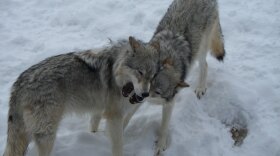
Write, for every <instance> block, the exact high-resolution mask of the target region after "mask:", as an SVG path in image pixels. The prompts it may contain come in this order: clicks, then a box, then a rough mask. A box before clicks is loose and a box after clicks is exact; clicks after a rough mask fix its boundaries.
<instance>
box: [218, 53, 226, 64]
mask: <svg viewBox="0 0 280 156" xmlns="http://www.w3.org/2000/svg"><path fill="white" fill-rule="evenodd" d="M224 57H225V53H224V54H223V55H220V56H216V59H217V60H218V61H220V62H224Z"/></svg>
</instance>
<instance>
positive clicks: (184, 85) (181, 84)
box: [177, 81, 190, 88]
mask: <svg viewBox="0 0 280 156" xmlns="http://www.w3.org/2000/svg"><path fill="white" fill-rule="evenodd" d="M189 86H190V85H189V84H187V83H186V82H184V81H181V82H179V83H178V84H177V87H180V88H186V87H189Z"/></svg>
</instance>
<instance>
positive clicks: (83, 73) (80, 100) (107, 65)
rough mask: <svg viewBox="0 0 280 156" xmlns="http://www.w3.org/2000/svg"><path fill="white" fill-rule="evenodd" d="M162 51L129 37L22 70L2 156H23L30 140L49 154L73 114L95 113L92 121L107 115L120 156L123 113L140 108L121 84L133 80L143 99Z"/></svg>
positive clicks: (45, 155) (41, 155)
mask: <svg viewBox="0 0 280 156" xmlns="http://www.w3.org/2000/svg"><path fill="white" fill-rule="evenodd" d="M158 50H159V46H158V44H157V43H143V42H141V41H140V40H136V39H135V38H133V37H130V38H129V40H128V41H127V40H122V41H119V42H117V43H112V45H110V46H108V47H106V48H102V49H100V50H88V51H83V52H72V53H67V54H62V55H58V56H53V57H50V58H47V59H45V60H43V61H42V62H40V63H38V64H36V65H33V66H32V67H30V68H29V69H27V70H26V71H24V72H23V73H22V74H21V75H20V76H19V77H18V79H17V80H16V82H15V83H14V84H13V87H12V91H11V97H10V103H9V105H10V106H9V113H8V138H7V146H6V149H5V153H4V156H23V155H24V154H25V152H26V150H27V147H28V144H29V142H30V141H31V140H34V142H35V144H36V146H37V149H38V155H39V156H49V155H50V153H51V151H52V147H53V143H54V140H55V137H56V131H57V129H58V126H59V122H60V121H61V119H62V118H63V116H64V115H65V114H67V113H69V112H76V113H86V112H88V113H91V114H93V115H92V123H93V125H94V124H97V123H96V122H98V121H99V120H98V118H99V117H100V114H104V116H105V117H106V119H107V128H108V132H109V136H110V139H111V143H112V153H113V155H114V156H122V155H123V149H122V148H123V121H124V116H125V115H126V113H127V112H129V110H131V109H133V108H134V107H136V106H135V105H131V104H130V103H129V100H128V98H125V97H123V96H122V93H121V92H122V87H123V86H124V85H125V84H127V83H129V82H132V83H133V86H134V90H135V93H136V95H137V98H140V100H139V99H138V100H139V101H141V99H143V98H144V97H143V96H148V95H147V94H148V92H149V90H150V82H151V80H152V78H153V77H154V75H155V74H156V72H157V70H158V58H159V52H158ZM95 52H97V54H96V53H95ZM92 131H96V129H95V127H92Z"/></svg>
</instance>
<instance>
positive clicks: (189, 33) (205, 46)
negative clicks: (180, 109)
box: [151, 0, 225, 155]
mask: <svg viewBox="0 0 280 156" xmlns="http://www.w3.org/2000/svg"><path fill="white" fill-rule="evenodd" d="M155 41H158V42H160V46H161V50H160V62H161V66H162V67H161V70H160V71H159V73H158V74H157V76H156V77H155V79H154V80H153V83H152V87H151V99H153V101H155V100H154V99H156V101H158V100H159V99H161V101H163V110H162V125H161V128H160V134H159V140H158V142H157V147H156V151H155V155H160V154H161V153H162V152H163V151H164V150H165V149H166V142H167V131H168V125H169V121H170V117H171V114H172V108H173V105H174V96H175V95H176V93H177V92H178V90H179V89H180V88H182V87H188V86H189V85H188V84H187V83H185V82H184V80H185V78H186V76H187V75H188V71H189V69H190V68H191V66H192V65H193V63H194V61H195V60H198V62H199V67H200V75H199V82H198V86H197V87H196V89H195V93H196V95H197V97H198V98H201V96H203V95H204V94H205V92H206V77H207V62H206V56H207V51H208V50H211V53H212V55H214V56H215V57H216V58H217V59H218V60H219V61H223V58H224V56H225V50H224V41H223V35H222V30H221V26H220V21H219V12H218V4H217V1H216V0H174V1H173V3H172V4H171V5H170V7H169V8H168V11H167V13H166V14H165V15H164V17H163V19H162V20H161V21H160V23H159V25H158V27H157V29H156V31H155V34H154V36H153V38H152V39H151V42H155Z"/></svg>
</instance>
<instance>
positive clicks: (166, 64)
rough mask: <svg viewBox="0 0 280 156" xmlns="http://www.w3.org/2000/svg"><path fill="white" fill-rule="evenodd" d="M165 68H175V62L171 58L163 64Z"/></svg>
mask: <svg viewBox="0 0 280 156" xmlns="http://www.w3.org/2000/svg"><path fill="white" fill-rule="evenodd" d="M162 65H163V67H166V68H171V67H172V66H173V61H172V59H171V58H167V59H165V60H164V61H163V62H162Z"/></svg>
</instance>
